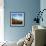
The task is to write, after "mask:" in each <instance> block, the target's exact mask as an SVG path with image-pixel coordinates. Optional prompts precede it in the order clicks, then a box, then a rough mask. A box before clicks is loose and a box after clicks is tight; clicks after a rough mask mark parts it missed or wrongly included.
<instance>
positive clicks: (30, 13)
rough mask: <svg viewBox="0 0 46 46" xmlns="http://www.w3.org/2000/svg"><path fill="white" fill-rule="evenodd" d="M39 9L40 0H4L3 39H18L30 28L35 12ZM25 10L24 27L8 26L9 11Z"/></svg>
mask: <svg viewBox="0 0 46 46" xmlns="http://www.w3.org/2000/svg"><path fill="white" fill-rule="evenodd" d="M39 10H40V0H4V39H5V40H7V41H18V40H19V39H20V38H22V37H24V36H25V35H26V34H27V33H28V32H29V31H31V29H32V25H33V24H35V22H33V19H34V17H36V16H37V15H36V14H35V13H36V12H38V11H39ZM11 11H15V12H20V11H21V12H25V26H24V27H10V12H11Z"/></svg>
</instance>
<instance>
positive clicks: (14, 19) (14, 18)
mask: <svg viewBox="0 0 46 46" xmlns="http://www.w3.org/2000/svg"><path fill="white" fill-rule="evenodd" d="M24 25H25V13H24V12H10V26H24Z"/></svg>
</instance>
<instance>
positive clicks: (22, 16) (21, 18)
mask: <svg viewBox="0 0 46 46" xmlns="http://www.w3.org/2000/svg"><path fill="white" fill-rule="evenodd" d="M12 15H13V16H12V18H14V19H17V20H23V19H24V14H23V15H22V14H19V15H18V14H12Z"/></svg>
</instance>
